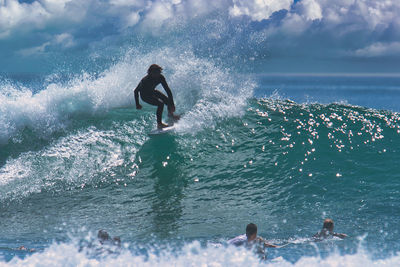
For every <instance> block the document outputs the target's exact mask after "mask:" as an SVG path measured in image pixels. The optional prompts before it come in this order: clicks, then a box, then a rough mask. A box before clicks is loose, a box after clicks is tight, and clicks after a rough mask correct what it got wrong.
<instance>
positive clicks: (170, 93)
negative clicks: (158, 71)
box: [161, 76, 175, 106]
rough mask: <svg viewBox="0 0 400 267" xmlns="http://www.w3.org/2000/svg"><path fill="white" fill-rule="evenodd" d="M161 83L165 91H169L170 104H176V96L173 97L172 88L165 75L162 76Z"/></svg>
mask: <svg viewBox="0 0 400 267" xmlns="http://www.w3.org/2000/svg"><path fill="white" fill-rule="evenodd" d="M161 85H162V86H163V88H164V90H165V92H167V95H168V99H169V101H170V104H171V105H172V106H175V104H174V98H173V97H172V92H171V89H170V88H169V86H168V84H167V81H166V80H165V77H164V76H161Z"/></svg>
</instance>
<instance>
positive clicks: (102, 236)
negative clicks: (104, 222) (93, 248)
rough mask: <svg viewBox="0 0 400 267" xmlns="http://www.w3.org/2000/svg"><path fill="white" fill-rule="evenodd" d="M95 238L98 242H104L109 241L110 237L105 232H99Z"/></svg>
mask: <svg viewBox="0 0 400 267" xmlns="http://www.w3.org/2000/svg"><path fill="white" fill-rule="evenodd" d="M97 238H98V239H99V240H100V242H104V241H108V240H110V235H109V234H108V233H107V232H106V231H105V230H99V232H98V233H97Z"/></svg>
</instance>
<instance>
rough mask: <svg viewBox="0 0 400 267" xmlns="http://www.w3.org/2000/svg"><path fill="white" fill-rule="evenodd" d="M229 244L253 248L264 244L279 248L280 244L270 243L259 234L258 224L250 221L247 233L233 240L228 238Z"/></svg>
mask: <svg viewBox="0 0 400 267" xmlns="http://www.w3.org/2000/svg"><path fill="white" fill-rule="evenodd" d="M228 244H230V245H234V246H236V247H239V246H246V247H248V248H251V247H252V246H253V245H262V246H263V247H271V248H278V247H279V246H277V245H273V244H270V243H268V242H267V241H266V240H265V239H264V238H262V237H258V236H257V225H255V224H254V223H249V224H248V225H247V226H246V234H244V235H239V236H237V237H235V238H232V239H231V240H228Z"/></svg>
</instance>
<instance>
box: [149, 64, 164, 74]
mask: <svg viewBox="0 0 400 267" xmlns="http://www.w3.org/2000/svg"><path fill="white" fill-rule="evenodd" d="M155 70H159V71H160V72H161V71H162V70H163V68H161V67H160V66H159V65H157V64H152V65H151V66H150V67H149V68H148V69H147V74H150V73H152V72H153V71H155Z"/></svg>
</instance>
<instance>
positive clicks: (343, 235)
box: [333, 233, 347, 239]
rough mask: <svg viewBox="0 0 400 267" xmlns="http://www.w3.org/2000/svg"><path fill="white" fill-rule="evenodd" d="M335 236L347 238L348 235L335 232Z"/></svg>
mask: <svg viewBox="0 0 400 267" xmlns="http://www.w3.org/2000/svg"><path fill="white" fill-rule="evenodd" d="M333 236H336V237H339V238H341V239H343V238H346V237H347V235H346V234H340V233H333Z"/></svg>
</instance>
